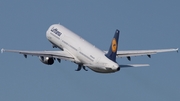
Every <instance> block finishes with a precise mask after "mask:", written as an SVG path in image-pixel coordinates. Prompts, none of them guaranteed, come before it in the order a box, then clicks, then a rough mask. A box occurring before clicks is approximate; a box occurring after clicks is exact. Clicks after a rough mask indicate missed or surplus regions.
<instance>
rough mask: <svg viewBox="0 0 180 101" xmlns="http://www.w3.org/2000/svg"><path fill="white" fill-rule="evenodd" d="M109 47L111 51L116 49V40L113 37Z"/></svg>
mask: <svg viewBox="0 0 180 101" xmlns="http://www.w3.org/2000/svg"><path fill="white" fill-rule="evenodd" d="M111 49H112V52H116V50H117V42H116V39H115V38H114V39H113V40H112V45H111Z"/></svg>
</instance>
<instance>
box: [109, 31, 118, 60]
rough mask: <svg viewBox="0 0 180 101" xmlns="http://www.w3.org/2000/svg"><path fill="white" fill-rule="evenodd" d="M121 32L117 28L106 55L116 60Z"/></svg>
mask: <svg viewBox="0 0 180 101" xmlns="http://www.w3.org/2000/svg"><path fill="white" fill-rule="evenodd" d="M119 33H120V31H119V30H118V29H117V30H116V32H115V34H114V37H113V39H112V42H111V45H110V48H109V51H108V53H107V54H106V57H107V58H109V59H110V60H112V61H114V62H116V53H117V49H118V40H119Z"/></svg>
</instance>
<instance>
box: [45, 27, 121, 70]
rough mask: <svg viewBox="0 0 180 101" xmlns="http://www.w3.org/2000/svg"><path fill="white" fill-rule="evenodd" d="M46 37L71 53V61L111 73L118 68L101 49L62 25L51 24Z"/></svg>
mask: <svg viewBox="0 0 180 101" xmlns="http://www.w3.org/2000/svg"><path fill="white" fill-rule="evenodd" d="M46 37H47V39H48V40H49V41H50V42H51V43H52V44H54V45H55V46H57V47H59V48H60V49H61V50H63V51H67V52H68V53H69V54H71V55H72V56H73V57H74V61H73V62H75V63H77V64H82V65H84V66H87V67H89V68H90V69H91V70H93V71H96V72H100V73H111V72H116V71H117V69H118V68H119V65H118V64H117V63H116V62H113V61H111V60H110V59H108V58H107V57H106V56H105V53H104V52H103V51H101V50H100V49H98V48H96V47H95V46H93V45H92V44H90V43H89V42H87V41H86V40H84V39H83V38H81V37H80V36H78V35H77V34H75V33H74V32H72V31H70V30H68V29H67V28H65V27H64V26H62V25H59V24H54V25H51V26H50V27H49V29H48V30H47V32H46Z"/></svg>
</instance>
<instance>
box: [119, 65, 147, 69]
mask: <svg viewBox="0 0 180 101" xmlns="http://www.w3.org/2000/svg"><path fill="white" fill-rule="evenodd" d="M119 66H120V67H121V68H126V67H145V66H149V64H128V65H119Z"/></svg>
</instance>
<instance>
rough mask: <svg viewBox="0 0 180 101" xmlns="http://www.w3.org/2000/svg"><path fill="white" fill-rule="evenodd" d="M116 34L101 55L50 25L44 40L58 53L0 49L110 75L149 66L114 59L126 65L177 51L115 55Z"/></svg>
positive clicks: (60, 27) (117, 37)
mask: <svg viewBox="0 0 180 101" xmlns="http://www.w3.org/2000/svg"><path fill="white" fill-rule="evenodd" d="M119 34H120V31H119V30H118V29H117V30H116V31H115V34H114V37H113V39H112V42H111V44H110V48H109V51H102V50H100V49H99V48H97V47H95V46H94V45H92V44H91V43H89V42H87V41H86V40H85V39H83V38H82V37H80V36H78V35H77V34H75V33H74V32H72V31H70V30H69V29H67V28H66V27H64V26H63V25H60V24H53V25H51V26H50V27H49V28H48V30H47V32H46V37H47V39H48V40H49V42H50V43H52V45H53V48H59V49H60V51H23V50H9V49H3V48H2V49H1V53H3V52H13V53H19V54H23V55H24V57H25V58H27V55H32V56H38V57H39V59H40V61H41V62H42V63H44V64H47V65H52V64H53V63H54V61H55V60H57V61H58V62H61V60H68V61H71V62H74V63H75V64H77V65H78V68H77V69H76V71H80V70H81V69H84V70H85V71H88V70H87V69H86V67H88V68H89V69H91V70H92V71H94V72H97V73H114V72H117V71H119V70H120V69H121V68H126V67H142V66H143V67H144V66H149V64H125V65H122V64H118V63H117V61H116V58H118V57H126V58H127V59H128V60H129V61H130V60H131V57H132V56H142V55H147V56H148V57H149V58H150V57H151V55H152V54H156V53H161V52H172V51H177V52H178V48H177V49H157V50H131V51H117V50H118V40H119Z"/></svg>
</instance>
